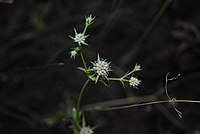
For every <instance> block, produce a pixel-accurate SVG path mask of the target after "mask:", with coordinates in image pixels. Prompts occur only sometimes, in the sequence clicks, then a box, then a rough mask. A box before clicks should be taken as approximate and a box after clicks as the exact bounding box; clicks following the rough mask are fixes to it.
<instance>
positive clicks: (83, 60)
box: [80, 51, 87, 69]
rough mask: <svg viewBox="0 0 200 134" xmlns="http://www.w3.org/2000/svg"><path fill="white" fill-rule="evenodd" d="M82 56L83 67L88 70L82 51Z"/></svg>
mask: <svg viewBox="0 0 200 134" xmlns="http://www.w3.org/2000/svg"><path fill="white" fill-rule="evenodd" d="M80 55H81V60H82V62H83V66H84V68H85V69H87V65H86V62H85V59H84V56H83V53H82V51H80Z"/></svg>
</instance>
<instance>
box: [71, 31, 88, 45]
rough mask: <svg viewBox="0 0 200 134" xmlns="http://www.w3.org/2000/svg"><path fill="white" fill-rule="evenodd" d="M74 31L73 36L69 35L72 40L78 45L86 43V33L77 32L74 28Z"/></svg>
mask: <svg viewBox="0 0 200 134" xmlns="http://www.w3.org/2000/svg"><path fill="white" fill-rule="evenodd" d="M74 32H75V37H71V36H69V37H70V38H72V39H73V40H74V42H77V43H78V45H79V46H81V44H83V45H88V44H87V43H85V39H86V38H87V37H88V35H86V36H85V35H84V34H83V33H77V31H76V29H75V28H74Z"/></svg>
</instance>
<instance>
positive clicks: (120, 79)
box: [107, 78, 128, 82]
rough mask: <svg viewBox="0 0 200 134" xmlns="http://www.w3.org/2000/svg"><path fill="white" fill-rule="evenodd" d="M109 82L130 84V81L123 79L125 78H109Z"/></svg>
mask: <svg viewBox="0 0 200 134" xmlns="http://www.w3.org/2000/svg"><path fill="white" fill-rule="evenodd" d="M107 79H108V80H112V81H124V82H128V80H126V79H123V78H107Z"/></svg>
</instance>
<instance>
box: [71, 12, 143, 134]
mask: <svg viewBox="0 0 200 134" xmlns="http://www.w3.org/2000/svg"><path fill="white" fill-rule="evenodd" d="M94 19H95V17H92V15H90V16H89V17H85V28H84V30H83V32H82V33H78V32H77V30H76V29H75V28H74V32H75V35H74V37H72V36H69V37H70V38H71V39H72V40H73V41H74V42H75V43H77V46H76V47H74V48H72V50H71V51H70V57H71V58H72V59H75V58H76V56H77V55H80V56H81V60H82V62H83V65H84V67H78V69H80V70H81V71H83V72H84V73H85V74H86V75H87V76H88V78H89V79H90V80H91V81H94V82H95V83H97V82H102V83H103V84H105V85H107V84H106V82H108V81H119V82H121V83H122V85H123V87H125V84H126V83H128V84H129V85H130V87H133V88H137V87H138V85H139V84H140V82H141V81H140V80H139V79H138V78H137V77H134V76H133V74H134V73H135V72H137V71H140V70H141V67H140V65H137V64H136V65H135V67H134V68H133V69H132V71H130V72H127V73H126V74H124V75H123V76H122V77H119V78H112V77H109V72H110V71H113V70H112V69H111V66H110V64H111V62H108V61H107V60H106V59H102V58H101V57H100V55H99V54H97V60H96V61H93V62H90V63H91V66H87V64H86V62H85V59H84V56H83V53H82V47H83V46H88V43H86V38H87V37H88V36H89V35H85V33H86V30H87V28H88V27H89V26H90V25H91V24H92V23H93V22H94ZM72 115H73V116H72V121H71V122H72V127H71V128H72V130H73V131H74V133H77V134H93V133H94V131H93V130H94V128H91V127H89V126H87V125H86V123H85V119H84V117H83V115H82V114H81V112H79V111H78V110H77V109H75V108H74V109H73V110H72ZM77 125H78V126H77Z"/></svg>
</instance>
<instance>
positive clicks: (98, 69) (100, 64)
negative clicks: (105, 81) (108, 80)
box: [92, 54, 112, 77]
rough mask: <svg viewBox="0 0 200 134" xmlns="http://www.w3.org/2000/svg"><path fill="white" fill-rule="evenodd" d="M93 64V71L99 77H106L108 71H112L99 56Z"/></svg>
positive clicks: (108, 63) (107, 63) (108, 64)
mask: <svg viewBox="0 0 200 134" xmlns="http://www.w3.org/2000/svg"><path fill="white" fill-rule="evenodd" d="M92 64H93V70H94V71H95V73H96V74H97V75H99V76H102V77H107V76H108V73H109V71H112V70H111V69H110V62H107V61H106V60H104V59H101V58H100V56H99V54H98V56H97V61H95V62H94V63H93V62H92Z"/></svg>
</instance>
